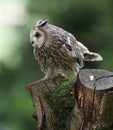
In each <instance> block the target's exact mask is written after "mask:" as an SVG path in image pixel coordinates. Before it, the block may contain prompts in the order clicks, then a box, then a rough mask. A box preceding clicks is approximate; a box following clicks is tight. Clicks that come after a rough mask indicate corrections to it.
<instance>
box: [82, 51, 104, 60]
mask: <svg viewBox="0 0 113 130" xmlns="http://www.w3.org/2000/svg"><path fill="white" fill-rule="evenodd" d="M102 60H103V58H102V56H101V55H99V54H98V53H94V52H86V53H84V61H102Z"/></svg>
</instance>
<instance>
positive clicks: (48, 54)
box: [30, 20, 102, 79]
mask: <svg viewBox="0 0 113 130" xmlns="http://www.w3.org/2000/svg"><path fill="white" fill-rule="evenodd" d="M30 40H31V44H32V46H33V47H34V56H35V59H36V60H37V61H38V63H39V65H40V67H41V69H42V70H43V71H44V73H45V77H44V78H45V79H46V78H50V77H52V76H53V75H54V74H61V75H62V76H65V77H70V76H72V77H76V75H77V73H78V72H79V69H80V68H82V67H83V61H101V60H102V57H101V56H100V55H99V54H98V53H93V52H90V51H89V50H88V48H87V47H85V46H84V45H83V44H82V43H80V42H79V41H77V40H76V38H75V37H74V36H73V35H72V34H71V33H69V32H67V31H65V30H63V29H62V28H60V27H57V26H54V25H52V24H49V23H48V21H47V20H40V21H38V22H37V23H36V25H35V26H34V27H33V29H32V30H31V32H30Z"/></svg>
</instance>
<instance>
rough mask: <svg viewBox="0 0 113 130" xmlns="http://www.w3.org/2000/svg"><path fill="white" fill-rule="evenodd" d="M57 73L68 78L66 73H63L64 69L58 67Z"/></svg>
mask: <svg viewBox="0 0 113 130" xmlns="http://www.w3.org/2000/svg"><path fill="white" fill-rule="evenodd" d="M58 75H60V76H62V77H64V78H66V79H67V78H68V76H67V74H66V73H65V71H64V70H62V69H58Z"/></svg>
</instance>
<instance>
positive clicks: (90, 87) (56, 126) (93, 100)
mask: <svg viewBox="0 0 113 130" xmlns="http://www.w3.org/2000/svg"><path fill="white" fill-rule="evenodd" d="M27 90H28V92H29V94H30V95H31V97H32V102H33V104H34V107H35V111H36V115H35V118H36V120H37V123H38V130H98V129H99V130H100V129H101V130H104V129H105V128H108V129H109V130H110V129H111V130H112V125H113V103H112V101H113V72H111V71H107V70H99V69H82V70H81V71H80V72H79V74H78V76H77V80H76V81H75V82H73V81H72V80H69V79H65V78H63V77H61V76H56V77H54V78H51V79H48V80H40V81H36V82H34V83H31V84H29V85H28V86H27Z"/></svg>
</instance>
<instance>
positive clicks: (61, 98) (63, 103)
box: [45, 78, 74, 130]
mask: <svg viewBox="0 0 113 130" xmlns="http://www.w3.org/2000/svg"><path fill="white" fill-rule="evenodd" d="M72 91H73V87H72V81H71V80H65V79H63V78H61V80H60V85H59V86H58V87H57V88H56V89H55V90H54V91H52V92H51V91H50V92H48V93H46V94H45V99H46V101H47V103H48V105H49V107H50V108H51V109H52V113H51V118H52V120H53V122H52V123H53V125H54V127H55V128H56V129H58V130H64V129H65V125H66V124H65V123H66V119H67V117H68V115H69V114H70V112H71V111H72V109H73V107H74V97H73V95H72V94H71V92H72Z"/></svg>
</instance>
